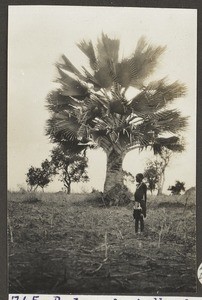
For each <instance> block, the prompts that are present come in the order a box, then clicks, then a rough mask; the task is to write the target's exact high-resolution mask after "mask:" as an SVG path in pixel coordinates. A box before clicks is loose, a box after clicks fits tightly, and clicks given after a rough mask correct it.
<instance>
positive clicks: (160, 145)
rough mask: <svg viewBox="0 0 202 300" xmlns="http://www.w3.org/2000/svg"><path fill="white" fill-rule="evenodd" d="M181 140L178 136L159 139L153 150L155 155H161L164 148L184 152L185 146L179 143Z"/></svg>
mask: <svg viewBox="0 0 202 300" xmlns="http://www.w3.org/2000/svg"><path fill="white" fill-rule="evenodd" d="M179 141H180V139H179V137H177V136H172V137H169V138H157V139H156V141H155V143H154V144H153V146H152V148H153V151H154V154H161V152H162V150H163V149H164V148H166V149H169V150H172V151H177V152H180V151H182V150H183V148H184V146H183V145H181V144H180V143H179Z"/></svg>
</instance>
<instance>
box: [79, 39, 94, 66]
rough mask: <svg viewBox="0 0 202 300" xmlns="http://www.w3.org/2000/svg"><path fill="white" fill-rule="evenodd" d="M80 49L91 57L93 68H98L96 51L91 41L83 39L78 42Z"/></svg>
mask: <svg viewBox="0 0 202 300" xmlns="http://www.w3.org/2000/svg"><path fill="white" fill-rule="evenodd" d="M77 46H78V47H79V49H80V50H81V51H82V52H83V53H84V54H85V55H86V56H87V57H88V58H89V61H90V66H91V68H92V69H93V70H94V71H96V70H97V69H98V62H97V58H96V56H95V51H94V48H93V44H92V42H91V41H89V42H88V43H87V42H86V41H84V40H83V41H81V42H80V43H78V44H77Z"/></svg>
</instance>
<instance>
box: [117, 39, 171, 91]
mask: <svg viewBox="0 0 202 300" xmlns="http://www.w3.org/2000/svg"><path fill="white" fill-rule="evenodd" d="M165 49H166V47H161V46H159V47H154V46H151V45H148V43H147V42H146V41H145V39H144V38H141V39H140V40H139V41H138V43H137V47H136V50H135V53H134V54H133V55H132V57H131V58H128V59H124V60H123V61H122V62H121V63H119V64H118V66H117V77H118V78H119V82H120V84H121V85H122V86H124V87H126V88H128V87H129V86H133V87H136V88H140V87H141V86H142V85H143V82H144V80H145V79H146V78H148V77H149V76H150V75H151V74H152V73H153V71H154V70H155V68H156V66H157V63H158V59H159V57H160V56H161V55H162V53H163V52H164V51H165Z"/></svg>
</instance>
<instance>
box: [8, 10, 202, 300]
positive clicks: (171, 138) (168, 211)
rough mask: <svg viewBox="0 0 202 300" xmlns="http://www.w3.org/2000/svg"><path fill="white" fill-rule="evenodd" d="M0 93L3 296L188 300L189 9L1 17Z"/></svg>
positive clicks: (192, 180)
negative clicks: (4, 93) (4, 134)
mask: <svg viewBox="0 0 202 300" xmlns="http://www.w3.org/2000/svg"><path fill="white" fill-rule="evenodd" d="M7 82H8V122H7V126H8V144H7V153H8V167H7V172H8V176H7V178H8V195H7V203H8V204H7V206H8V208H7V231H8V234H7V239H8V280H9V294H16V293H17V294H34V293H38V294H58V295H60V294H61V295H62V294H65V295H69V294H77V295H142V294H143V295H154V294H169V295H171V296H172V295H176V294H177V295H181V294H182V295H184V294H189V295H194V294H195V293H196V292H197V281H198V278H197V256H196V253H197V250H196V246H197V245H196V225H197V218H196V207H197V206H196V116H197V10H196V9H181V8H172V9H171V8H143V7H105V6H102V7H96V6H73V5H72V6H60V5H58V6H54V5H49V6H43V5H35V6H32V5H19V6H18V5H12V6H9V7H8V80H7ZM199 273H200V276H201V272H199V271H198V274H199ZM198 276H199V275H198ZM200 280H201V278H200Z"/></svg>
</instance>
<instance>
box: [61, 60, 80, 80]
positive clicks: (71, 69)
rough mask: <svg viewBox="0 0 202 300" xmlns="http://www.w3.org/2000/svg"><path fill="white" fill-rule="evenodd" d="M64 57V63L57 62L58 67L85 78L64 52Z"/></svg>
mask: <svg viewBox="0 0 202 300" xmlns="http://www.w3.org/2000/svg"><path fill="white" fill-rule="evenodd" d="M62 59H63V61H64V63H57V64H56V67H57V68H59V69H64V70H66V71H68V72H71V73H73V74H74V75H76V76H77V77H78V78H79V79H80V80H85V78H84V77H83V75H82V74H81V73H80V72H79V70H78V69H77V68H76V67H75V66H74V65H73V64H72V63H71V61H70V60H69V59H68V58H67V57H66V56H65V55H64V54H63V55H62Z"/></svg>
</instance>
